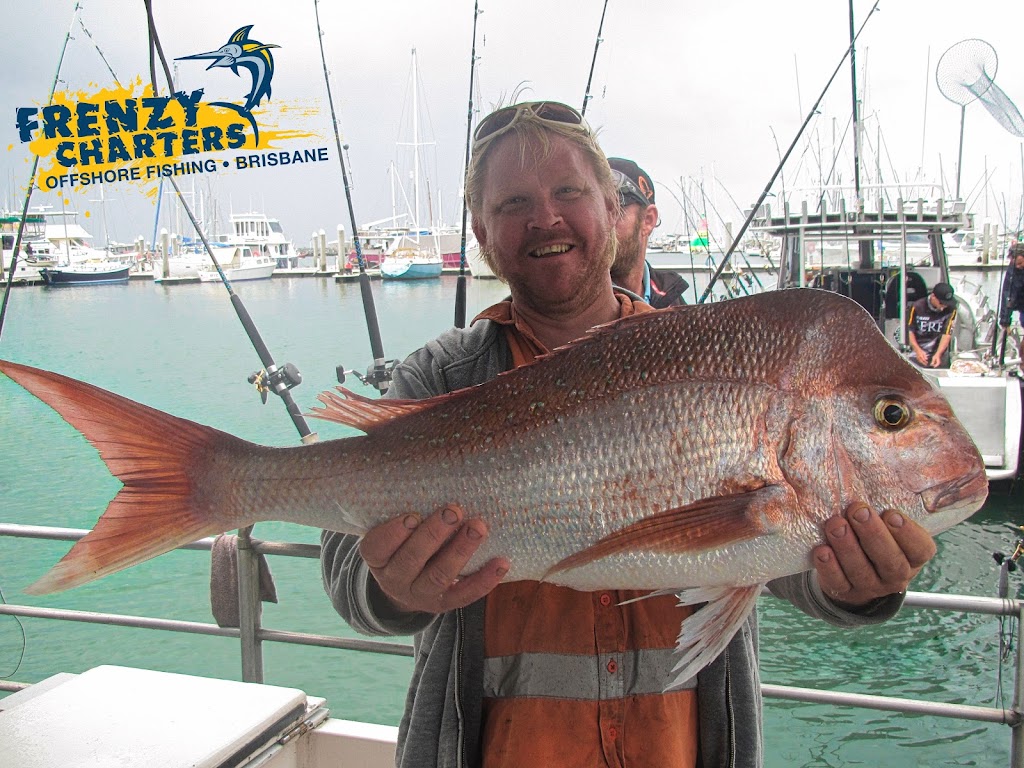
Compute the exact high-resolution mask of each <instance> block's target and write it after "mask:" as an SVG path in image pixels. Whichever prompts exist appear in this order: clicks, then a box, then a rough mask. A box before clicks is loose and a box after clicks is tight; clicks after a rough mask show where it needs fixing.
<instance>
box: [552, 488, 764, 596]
mask: <svg viewBox="0 0 1024 768" xmlns="http://www.w3.org/2000/svg"><path fill="white" fill-rule="evenodd" d="M776 493H777V492H776V489H775V488H774V487H773V486H765V487H762V488H759V489H757V490H754V491H746V492H743V493H733V494H728V495H724V496H714V497H711V498H707V499H701V500H700V501H697V502H694V503H693V504H687V505H686V506H684V507H679V508H677V509H669V510H666V511H664V512H658V513H657V514H654V515H651V516H650V517H645V518H644V519H643V520H640V521H638V522H636V523H633V524H631V525H627V526H626V527H625V528H621V529H619V530H618V531H615V532H614V533H611V534H609V535H608V536H605V537H604V538H603V539H601V540H600V541H598V542H596V543H595V544H593V545H591V546H590V547H588V548H587V549H584V550H581V551H580V552H577V553H575V554H573V555H570V556H569V557H567V558H565V559H564V560H562V561H561V562H559V563H556V564H555V565H554V566H552V567H551V569H550V570H549V571H548V573H547V575H548V576H550V575H552V574H555V573H560V572H562V571H568V570H571V569H573V568H579V567H580V566H584V565H588V564H589V563H593V562H595V561H597V560H602V559H604V558H606V557H610V556H612V555H619V554H625V553H628V552H666V553H686V552H703V551H706V550H709V549H714V548H716V547H720V546H722V545H725V544H729V543H732V542H736V541H744V540H747V539H753V538H756V537H758V536H761V535H764V534H765V533H768V532H769V526H768V525H767V522H766V516H765V515H764V514H763V512H764V511H765V504H766V503H768V502H770V501H771V500H772V499H773V498H774V496H775V495H776Z"/></svg>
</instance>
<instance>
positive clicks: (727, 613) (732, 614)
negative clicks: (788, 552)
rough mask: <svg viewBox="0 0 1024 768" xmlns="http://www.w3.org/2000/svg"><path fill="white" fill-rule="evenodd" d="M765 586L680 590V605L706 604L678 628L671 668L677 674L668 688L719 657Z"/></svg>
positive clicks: (681, 682) (676, 684)
mask: <svg viewBox="0 0 1024 768" xmlns="http://www.w3.org/2000/svg"><path fill="white" fill-rule="evenodd" d="M763 586H764V585H763V584H751V585H747V586H742V587H718V588H715V587H703V588H699V589H692V590H686V591H684V592H682V593H680V595H679V599H680V604H681V605H690V604H692V603H694V602H706V603H707V604H706V605H704V606H703V607H702V608H700V609H699V610H697V611H694V612H693V613H692V614H691V615H690V616H688V617H687V618H685V619H684V620H683V623H682V625H681V626H680V628H679V637H678V638H677V639H676V651H677V652H678V653H679V659H678V661H677V662H676V666H675V667H673V669H672V672H673V674H674V675H675V677H674V678H673V679H672V680H671V681H669V682H668V683H667V685H666V686H665V690H666V691H668V690H672V689H673V688H678V687H679V686H681V685H682V684H683V683H685V682H686V681H687V680H689V679H690V678H692V677H693V676H694V675H696V674H697V673H698V672H699V671H700V670H701V669H703V668H704V667H706V666H707V665H708V664H710V663H711V662H712V661H714V660H715V659H716V658H718V656H719V655H720V654H721V653H722V651H724V650H725V647H726V646H727V645H728V644H729V641H730V640H732V638H733V635H735V634H736V632H738V631H739V629H740V627H741V626H743V622H745V621H746V620H747V616H749V615H750V612H751V611H753V610H754V607H755V606H756V605H757V598H758V596H759V595H760V594H761V589H762V587H763Z"/></svg>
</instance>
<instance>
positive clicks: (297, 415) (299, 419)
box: [144, 0, 317, 443]
mask: <svg viewBox="0 0 1024 768" xmlns="http://www.w3.org/2000/svg"><path fill="white" fill-rule="evenodd" d="M144 2H145V5H146V17H147V21H148V24H149V74H150V80H151V81H152V84H153V94H154V96H155V95H156V94H157V93H158V92H159V88H158V85H157V80H156V61H155V59H154V56H153V53H154V51H155V52H156V55H157V56H158V57H159V58H160V63H161V64H162V65H163V70H164V77H165V78H166V80H167V85H168V87H169V88H170V90H171V93H174V78H173V77H171V71H170V68H169V67H168V65H167V59H166V57H165V56H164V51H163V47H162V46H161V45H160V36H159V35H158V34H157V30H156V21H155V20H154V18H153V0H144ZM168 181H169V182H170V184H171V186H172V187H173V188H174V192H175V194H176V195H177V196H178V202H179V204H180V205H181V207H182V208H183V209H184V211H185V213H186V214H187V215H188V218H189V221H191V222H192V226H193V227H194V228H195V231H196V234H197V235H199V239H200V240H202V242H203V247H205V248H206V253H207V255H209V257H210V260H211V261H213V266H214V268H215V269H216V270H217V274H218V275H220V280H221V283H222V284H223V285H224V288H225V289H226V290H227V292H228V296H229V297H230V298H231V306H232V307H233V308H234V310H235V314H236V315H238V319H239V320H240V321H241V323H242V327H243V328H244V329H245V333H246V335H247V336H248V337H249V341H250V342H252V345H253V348H254V349H255V350H256V354H257V355H258V356H259V358H260V362H261V363H263V370H261V371H257V372H256V373H253V374H252V375H250V376H249V383H250V384H255V385H256V388H257V390H259V393H260V397H261V398H262V400H263V402H264V403H266V402H267V393H268V392H273V393H274V394H275V395H277V396H278V397H280V398H281V400H282V401H283V402H284V404H285V408H286V409H287V411H288V415H289V416H290V417H291V420H292V423H293V424H294V425H295V428H296V429H297V430H298V432H299V436H300V438H301V439H302V442H303V443H312V442H316V439H317V434H316V433H315V432H313V431H312V430H311V429H310V428H309V425H308V424H307V423H306V419H305V417H304V416H303V415H302V411H301V410H299V406H298V405H296V403H295V400H294V399H293V398H292V395H291V390H292V388H294V387H296V386H298V385H299V384H301V383H302V375H301V374H300V373H299V370H298V369H297V368H296V367H295V366H294V365H292V364H291V363H285V364H284V365H282V366H280V367H279V366H278V365H277V364H276V363H275V362H274V357H273V355H271V354H270V350H269V349H268V348H267V345H266V344H265V343H264V341H263V337H262V336H261V335H260V332H259V330H258V329H257V328H256V323H255V322H253V319H252V316H250V315H249V312H248V310H247V309H246V308H245V305H244V304H243V303H242V299H241V297H239V296H238V294H236V293H235V292H234V289H232V287H231V283H230V281H229V280H228V278H227V275H225V274H224V270H223V269H222V268H221V265H220V262H219V261H217V257H216V256H214V254H213V248H211V247H210V243H209V242H208V241H207V239H206V234H205V233H204V232H203V229H202V227H200V225H199V222H198V221H197V220H196V217H195V216H194V215H193V213H192V209H191V208H190V207H189V205H188V204H187V203H186V202H185V198H184V196H183V195H182V194H181V189H179V187H178V183H177V182H176V181H175V180H174V177H173V176H170V177H168Z"/></svg>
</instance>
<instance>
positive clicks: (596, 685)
mask: <svg viewBox="0 0 1024 768" xmlns="http://www.w3.org/2000/svg"><path fill="white" fill-rule="evenodd" d="M675 663H676V652H675V650H674V649H671V648H664V649H648V650H642V651H627V652H625V653H605V654H601V655H599V656H580V655H571V654H557V653H523V654H518V655H515V656H501V657H497V658H489V659H485V660H484V696H485V697H487V698H492V699H495V698H516V697H534V698H558V699H575V700H580V701H607V700H609V699H616V698H624V697H626V696H643V695H650V694H661V693H664V691H665V687H666V686H667V685H668V684H669V683H670V682H671V681H672V679H673V674H672V667H674V666H675ZM696 687H697V680H696V678H693V679H690V680H687V681H686V682H685V683H684V684H683V685H682V686H680V687H678V688H675V689H674V690H692V689H694V688H696Z"/></svg>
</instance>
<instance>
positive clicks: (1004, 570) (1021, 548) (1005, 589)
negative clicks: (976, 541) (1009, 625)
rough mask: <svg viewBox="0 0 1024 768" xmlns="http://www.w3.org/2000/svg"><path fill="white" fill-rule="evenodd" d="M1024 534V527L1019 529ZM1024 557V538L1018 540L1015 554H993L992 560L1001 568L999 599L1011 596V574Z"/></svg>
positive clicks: (1014, 550)
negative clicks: (1023, 556)
mask: <svg viewBox="0 0 1024 768" xmlns="http://www.w3.org/2000/svg"><path fill="white" fill-rule="evenodd" d="M1017 530H1018V531H1021V532H1022V533H1024V525H1022V526H1020V527H1018V528H1017ZM1022 555H1024V537H1022V538H1019V539H1017V543H1016V545H1015V546H1014V548H1013V552H1011V553H1010V554H1009V555H1007V554H1006V553H1004V552H993V553H992V559H993V560H995V561H996V565H998V566H999V597H1002V598H1005V597H1006V596H1007V595H1008V594H1009V574H1011V573H1013V572H1014V571H1016V570H1017V568H1018V567H1020V566H1018V565H1017V561H1018V560H1019V559H1020V558H1021V556H1022Z"/></svg>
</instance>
